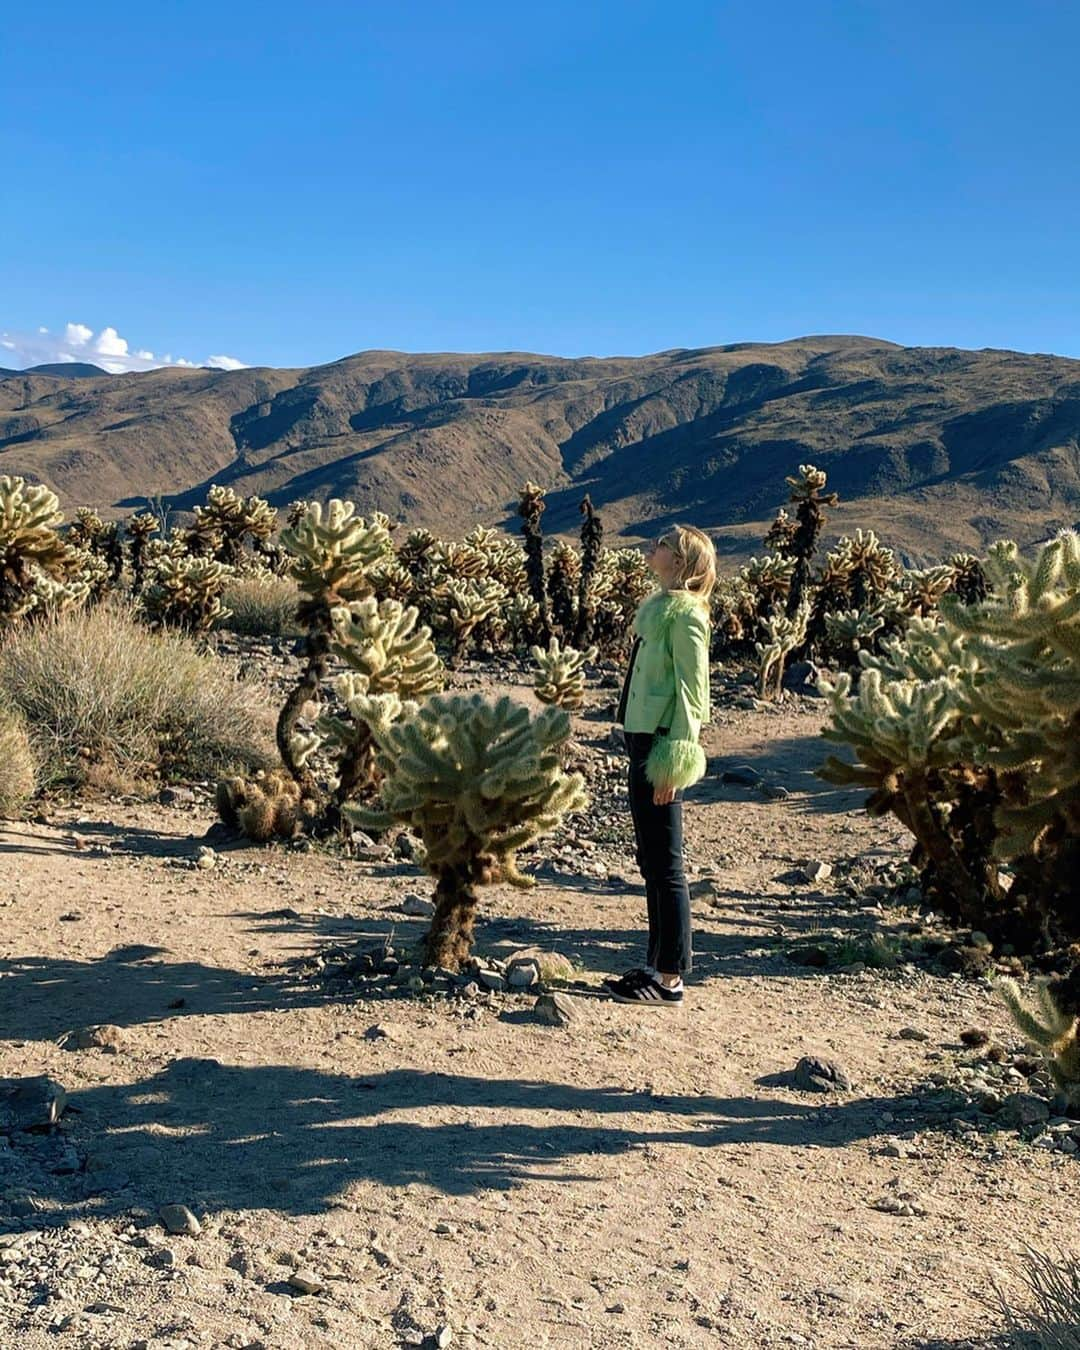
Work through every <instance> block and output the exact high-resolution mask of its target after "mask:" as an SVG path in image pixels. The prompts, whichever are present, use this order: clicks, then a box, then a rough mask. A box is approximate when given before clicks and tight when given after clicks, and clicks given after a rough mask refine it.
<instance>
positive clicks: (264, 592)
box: [221, 576, 300, 637]
mask: <svg viewBox="0 0 1080 1350" xmlns="http://www.w3.org/2000/svg"><path fill="white" fill-rule="evenodd" d="M221 599H222V603H223V604H224V606H225V608H226V609H227V610H228V611H229V617H228V618H227V619H226V620H225V621H224V623H222V624H221V627H222V628H227V629H229V631H230V632H233V633H245V634H247V635H248V636H250V637H288V636H289V635H290V634H294V633H298V632H299V631H300V627H299V624H298V622H297V618H296V610H297V606H298V605H299V603H300V592H299V590H298V589H297V585H296V582H295V581H293V580H292V579H291V578H290V577H277V576H266V577H260V576H246V577H245V576H240V577H235V578H234V579H233V580H232V581H230V582H229V583H228V585H227V586H226V587H225V590H224V592H223V594H222V597H221Z"/></svg>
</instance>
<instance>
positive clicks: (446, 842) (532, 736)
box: [346, 694, 586, 970]
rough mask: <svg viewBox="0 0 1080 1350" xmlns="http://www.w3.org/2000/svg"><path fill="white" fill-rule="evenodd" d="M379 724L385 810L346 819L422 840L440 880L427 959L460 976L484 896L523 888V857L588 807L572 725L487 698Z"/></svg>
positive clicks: (454, 698) (443, 702) (548, 712)
mask: <svg viewBox="0 0 1080 1350" xmlns="http://www.w3.org/2000/svg"><path fill="white" fill-rule="evenodd" d="M393 711H394V710H393V709H391V713H392V712H393ZM371 716H372V721H371V730H372V735H373V737H374V740H375V743H376V745H377V747H378V750H377V761H378V764H379V767H380V769H381V771H382V773H383V775H384V777H383V783H382V801H383V805H384V807H385V810H384V811H383V812H371V811H368V810H366V809H364V808H362V807H347V808H346V814H347V815H348V816H349V817H350V818H351V819H353V820H355V821H356V822H357V823H359V824H361V825H375V826H385V825H388V824H389V823H390V822H391V821H393V820H398V821H402V822H404V823H405V824H408V825H410V826H411V827H412V828H413V829H414V830H416V832H417V833H418V834H419V836H420V838H421V839H422V841H423V843H424V847H425V866H426V867H427V869H428V871H429V872H430V873H431V875H432V876H433V877H434V878H435V881H436V886H435V916H434V918H433V920H432V924H431V930H430V932H429V933H428V937H427V960H428V962H429V963H431V964H433V965H441V966H445V967H447V968H448V969H451V970H454V969H457V968H458V967H459V966H460V965H461V963H462V962H463V961H464V960H465V959H466V958H467V957H468V955H469V953H470V951H471V950H472V942H473V926H474V921H475V916H476V906H477V898H478V897H477V887H478V886H481V885H484V884H485V883H488V882H490V881H492V880H495V879H496V878H497V877H498V876H499V875H500V874H501V875H502V876H503V877H505V878H506V879H507V880H511V881H516V882H519V883H521V882H523V881H524V878H521V877H520V876H519V874H518V873H517V870H516V868H515V867H514V857H515V854H516V853H517V851H518V850H519V849H521V848H523V847H524V846H525V845H526V844H528V843H530V842H531V841H532V840H534V839H537V838H540V837H541V836H542V835H544V834H547V833H549V832H550V831H551V830H553V829H554V828H555V827H556V826H557V825H558V824H559V822H560V821H561V820H562V818H563V817H564V816H565V815H566V814H567V813H568V812H571V811H578V810H581V809H583V807H584V806H585V803H586V798H585V793H584V788H583V783H582V778H581V776H580V775H579V774H570V775H567V774H565V773H564V772H563V770H562V767H561V764H560V754H559V751H560V747H561V746H562V745H563V743H564V742H565V741H566V739H567V737H568V736H569V733H570V720H569V717H568V716H567V714H566V713H565V712H562V711H561V710H560V709H557V708H545V709H544V711H543V712H542V713H540V714H539V715H538V716H536V717H530V715H529V712H528V709H526V708H524V707H521V706H520V705H518V704H514V703H512V702H511V701H510V699H508V698H502V699H499V700H498V702H495V703H492V702H489V701H487V700H486V699H485V698H483V697H482V696H481V695H479V694H472V695H464V694H457V695H435V696H434V697H432V698H430V699H428V700H427V701H426V702H425V703H423V704H422V705H420V706H419V707H417V706H416V705H412V706H411V707H408V708H406V709H405V712H404V715H403V716H397V717H394V718H392V717H391V716H390V715H387V716H385V717H383V718H379V717H377V716H375V714H374V711H372V714H371Z"/></svg>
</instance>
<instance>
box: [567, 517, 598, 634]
mask: <svg viewBox="0 0 1080 1350" xmlns="http://www.w3.org/2000/svg"><path fill="white" fill-rule="evenodd" d="M578 509H579V510H580V511H581V515H582V521H581V576H580V578H579V580H578V602H577V624H576V625H575V627H574V634H573V643H574V646H575V647H577V649H578V650H579V651H581V650H582V649H583V648H585V647H586V646H588V644H589V643H590V642H591V641H592V636H593V627H594V626H595V623H596V607H597V588H596V577H597V572H598V570H599V567H600V558H601V556H602V554H603V546H604V522H603V521H602V520H601V519H600V517H599V516H598V515H597V513H596V509H595V507H594V506H593V504H592V498H591V497H590V496H589V494H588V493H587V492H586V494H585V496H584V497H583V498H582V499H581V506H580V507H579V508H578Z"/></svg>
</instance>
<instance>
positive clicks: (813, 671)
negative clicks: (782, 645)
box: [781, 661, 824, 698]
mask: <svg viewBox="0 0 1080 1350" xmlns="http://www.w3.org/2000/svg"><path fill="white" fill-rule="evenodd" d="M820 676H821V671H820V670H818V668H817V666H815V665H814V663H813V661H793V662H792V663H791V665H790V666H788V668H787V670H785V671H784V678H783V680H782V682H781V683H782V687H783V688H784V689H790V690H791V692H792V693H793V694H801V695H802V697H803V698H824V695H823V694H822V692H821V690H820V689H819V688H818V680H819V679H820Z"/></svg>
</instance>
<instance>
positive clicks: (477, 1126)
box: [14, 1032, 891, 1223]
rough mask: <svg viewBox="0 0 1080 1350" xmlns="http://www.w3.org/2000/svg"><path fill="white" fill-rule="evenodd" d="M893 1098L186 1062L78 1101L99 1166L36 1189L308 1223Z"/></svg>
mask: <svg viewBox="0 0 1080 1350" xmlns="http://www.w3.org/2000/svg"><path fill="white" fill-rule="evenodd" d="M538 1034H547V1033H546V1032H540V1033H538ZM552 1034H559V1033H557V1032H556V1033H552ZM890 1104H891V1099H877V1098H869V1099H865V1098H864V1099H857V1100H852V1101H848V1102H845V1103H842V1104H840V1105H837V1106H836V1107H834V1108H833V1110H832V1111H831V1112H829V1113H827V1114H828V1117H829V1119H828V1121H827V1122H825V1123H823V1121H822V1112H821V1111H820V1109H819V1108H820V1106H821V1099H820V1098H814V1099H812V1100H810V1101H793V1100H790V1098H789V1099H780V1098H778V1097H769V1096H711V1095H705V1094H702V1095H661V1094H656V1093H653V1092H651V1091H649V1090H647V1089H643V1088H623V1087H621V1086H608V1085H601V1086H578V1085H576V1084H569V1083H564V1082H551V1081H546V1080H540V1079H536V1080H533V1079H525V1078H490V1077H481V1076H468V1075H454V1074H446V1073H439V1072H433V1071H430V1070H426V1069H421V1068H409V1067H406V1068H392V1069H387V1070H385V1071H381V1072H373V1073H370V1074H368V1075H365V1076H363V1077H355V1076H352V1075H350V1074H348V1073H335V1072H330V1071H326V1070H322V1069H313V1068H308V1067H301V1066H295V1065H283V1064H271V1065H254V1066H252V1065H235V1064H234V1065H228V1064H222V1063H220V1062H218V1061H217V1060H214V1059H179V1060H174V1061H172V1062H171V1063H170V1064H168V1065H167V1066H166V1067H164V1068H162V1069H161V1070H160V1071H159V1072H157V1073H154V1074H152V1075H148V1076H146V1077H144V1078H141V1079H138V1080H137V1081H135V1082H130V1083H120V1084H117V1083H97V1084H94V1085H93V1086H89V1087H86V1088H83V1089H81V1090H78V1091H75V1092H73V1093H72V1094H71V1098H70V1103H69V1105H70V1107H71V1108H73V1110H72V1114H71V1116H70V1117H69V1119H70V1120H71V1122H72V1123H71V1125H70V1128H69V1130H68V1134H67V1137H68V1139H69V1140H70V1142H71V1143H72V1145H73V1146H74V1147H75V1149H76V1150H77V1152H79V1153H80V1154H81V1155H82V1156H83V1157H92V1158H93V1159H94V1165H93V1166H92V1167H90V1168H83V1169H81V1170H79V1171H77V1172H73V1173H70V1174H67V1175H65V1174H54V1173H51V1172H48V1171H47V1170H45V1169H44V1168H43V1169H42V1171H41V1172H40V1175H38V1176H35V1177H34V1178H33V1184H32V1189H33V1190H34V1192H35V1194H36V1195H37V1196H38V1197H39V1199H40V1200H41V1202H42V1203H41V1205H40V1207H39V1209H38V1211H37V1212H36V1213H35V1222H36V1223H48V1222H50V1221H51V1222H64V1221H66V1220H68V1219H70V1217H72V1216H73V1215H74V1214H77V1213H78V1214H87V1213H99V1214H109V1213H116V1212H121V1211H123V1210H125V1209H130V1208H131V1207H132V1206H136V1205H143V1206H146V1207H149V1208H151V1209H153V1208H156V1206H158V1205H160V1204H163V1203H168V1202H175V1201H176V1200H177V1198H178V1197H182V1198H183V1202H184V1203H185V1204H187V1205H189V1207H191V1208H192V1209H194V1210H195V1211H196V1212H197V1213H198V1212H203V1213H205V1212H213V1211H219V1210H232V1209H259V1208H267V1209H273V1210H276V1211H279V1212H284V1213H288V1214H296V1215H299V1214H316V1213H322V1212H324V1211H325V1210H327V1209H329V1208H331V1207H333V1206H334V1205H335V1204H338V1203H340V1202H341V1201H342V1199H343V1197H344V1196H346V1195H347V1194H348V1192H349V1190H350V1188H352V1187H354V1186H360V1187H362V1188H364V1190H363V1191H362V1192H361V1193H360V1195H359V1196H358V1198H360V1199H363V1200H365V1201H366V1203H368V1204H375V1205H378V1204H379V1203H380V1202H379V1199H378V1197H377V1196H376V1197H374V1198H372V1196H371V1189H370V1188H371V1187H372V1186H374V1187H377V1188H382V1189H384V1190H387V1191H394V1192H397V1193H399V1194H400V1190H401V1188H403V1187H406V1186H410V1185H422V1186H425V1187H429V1188H431V1189H433V1190H435V1191H438V1192H441V1193H442V1194H444V1195H466V1194H475V1193H477V1192H480V1191H484V1190H488V1191H491V1190H495V1191H499V1190H501V1191H509V1190H514V1189H517V1188H519V1187H523V1186H526V1185H528V1184H530V1183H533V1182H537V1181H547V1182H550V1181H557V1182H559V1183H561V1184H573V1183H580V1182H583V1181H587V1180H608V1179H609V1174H610V1167H607V1168H605V1167H602V1166H598V1165H597V1160H598V1159H599V1158H602V1157H605V1156H616V1157H618V1156H619V1155H624V1154H627V1153H629V1152H632V1151H633V1150H636V1149H643V1148H651V1147H655V1146H662V1145H665V1144H671V1145H677V1146H680V1147H683V1146H685V1147H690V1148H702V1149H712V1148H725V1147H729V1148H732V1149H735V1150H738V1151H739V1152H740V1153H741V1152H743V1151H744V1150H745V1147H746V1146H747V1145H753V1144H771V1145H777V1146H789V1147H793V1148H797V1149H805V1148H806V1147H810V1146H818V1147H842V1146H844V1145H846V1144H848V1143H850V1142H852V1141H853V1140H858V1139H863V1138H865V1137H867V1136H868V1135H871V1134H873V1133H876V1127H875V1124H874V1120H875V1116H876V1115H877V1114H878V1113H880V1112H881V1110H882V1109H884V1108H886V1107H887V1106H888V1105H890ZM14 1144H15V1147H16V1148H19V1147H20V1138H19V1137H18V1136H16V1137H15V1140H14ZM29 1156H31V1155H28V1157H29ZM598 1173H603V1174H605V1175H602V1176H601V1175H598Z"/></svg>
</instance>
